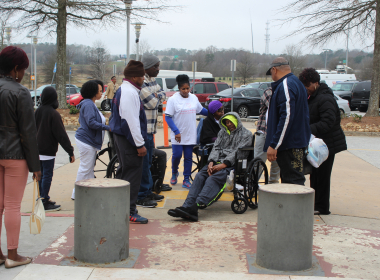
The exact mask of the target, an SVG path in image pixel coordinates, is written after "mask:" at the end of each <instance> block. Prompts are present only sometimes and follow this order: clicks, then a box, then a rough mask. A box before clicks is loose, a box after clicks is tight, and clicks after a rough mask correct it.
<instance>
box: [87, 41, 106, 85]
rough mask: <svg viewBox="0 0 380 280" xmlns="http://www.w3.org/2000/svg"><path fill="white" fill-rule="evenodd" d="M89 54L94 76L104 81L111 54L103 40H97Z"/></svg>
mask: <svg viewBox="0 0 380 280" xmlns="http://www.w3.org/2000/svg"><path fill="white" fill-rule="evenodd" d="M87 55H88V59H89V62H90V65H91V69H92V71H91V74H92V77H94V78H95V79H98V80H101V81H103V80H104V74H105V69H106V66H107V63H108V62H109V61H110V54H109V52H108V50H107V49H106V47H105V45H104V44H103V42H102V41H96V42H95V43H94V45H93V48H91V49H90V50H89V53H88V54H87Z"/></svg>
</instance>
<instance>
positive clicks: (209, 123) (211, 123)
mask: <svg viewBox="0 0 380 280" xmlns="http://www.w3.org/2000/svg"><path fill="white" fill-rule="evenodd" d="M219 131H220V126H219V124H218V123H217V122H216V121H215V118H214V116H213V115H212V114H211V113H210V112H209V113H208V116H207V118H205V119H204V121H203V125H202V130H201V137H200V140H199V141H200V143H201V144H202V145H206V144H210V143H214V142H215V140H216V137H217V136H218V133H219Z"/></svg>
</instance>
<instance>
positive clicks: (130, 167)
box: [113, 133, 144, 215]
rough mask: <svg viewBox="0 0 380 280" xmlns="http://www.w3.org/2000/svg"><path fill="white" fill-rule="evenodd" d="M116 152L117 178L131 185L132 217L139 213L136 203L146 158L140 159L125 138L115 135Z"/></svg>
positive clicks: (134, 148)
mask: <svg viewBox="0 0 380 280" xmlns="http://www.w3.org/2000/svg"><path fill="white" fill-rule="evenodd" d="M113 135H114V136H113V137H114V141H115V150H116V154H117V157H118V159H119V167H118V170H117V172H116V178H117V179H121V180H125V181H128V182H129V184H130V193H131V197H130V203H131V204H130V215H133V214H135V213H137V210H136V201H137V196H138V194H139V189H140V182H141V176H142V169H143V160H144V157H139V156H138V153H137V149H136V147H134V146H132V145H131V143H129V141H128V140H127V138H125V137H124V136H121V135H117V134H115V133H114V134H113Z"/></svg>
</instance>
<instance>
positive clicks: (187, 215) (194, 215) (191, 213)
mask: <svg viewBox="0 0 380 280" xmlns="http://www.w3.org/2000/svg"><path fill="white" fill-rule="evenodd" d="M175 211H176V212H177V214H178V216H179V217H181V218H183V219H186V220H190V221H194V222H198V206H197V204H194V205H193V206H191V207H177V208H176V209H175Z"/></svg>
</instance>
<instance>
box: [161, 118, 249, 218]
mask: <svg viewBox="0 0 380 280" xmlns="http://www.w3.org/2000/svg"><path fill="white" fill-rule="evenodd" d="M220 128H221V130H220V131H219V133H218V138H217V139H216V141H215V144H214V147H213V149H212V151H211V153H210V156H209V158H208V164H207V165H206V166H204V167H203V168H202V169H201V170H200V171H199V172H198V173H197V175H196V176H195V179H194V182H193V184H192V186H191V188H190V190H189V193H188V195H187V198H186V200H185V203H184V204H183V205H182V206H181V207H177V208H175V209H170V210H169V211H168V215H170V216H172V217H181V218H184V219H186V220H190V221H198V208H205V207H207V206H210V205H211V204H212V203H213V202H215V201H216V200H217V199H218V198H219V197H220V195H221V194H222V193H223V191H224V188H225V183H226V179H227V176H228V174H229V173H230V171H231V170H232V169H234V164H235V157H236V155H238V158H239V159H244V158H245V157H246V156H247V155H248V153H249V152H239V153H237V152H238V149H239V148H242V147H246V146H250V145H251V144H252V138H253V136H252V133H251V132H250V131H249V130H247V129H246V128H245V127H243V125H242V123H241V120H240V118H239V115H238V114H236V113H227V114H225V115H224V116H223V117H222V118H221V121H220Z"/></svg>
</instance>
